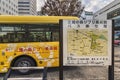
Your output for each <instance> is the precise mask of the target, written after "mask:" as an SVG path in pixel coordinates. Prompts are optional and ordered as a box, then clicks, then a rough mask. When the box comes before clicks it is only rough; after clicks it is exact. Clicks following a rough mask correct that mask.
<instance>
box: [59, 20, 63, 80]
mask: <svg viewBox="0 0 120 80" xmlns="http://www.w3.org/2000/svg"><path fill="white" fill-rule="evenodd" d="M59 30H60V31H59V40H60V43H59V48H60V49H59V80H63V21H62V20H60V21H59Z"/></svg>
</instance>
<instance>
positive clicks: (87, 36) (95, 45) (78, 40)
mask: <svg viewBox="0 0 120 80" xmlns="http://www.w3.org/2000/svg"><path fill="white" fill-rule="evenodd" d="M107 33H108V32H107V30H99V29H89V30H86V29H79V30H75V29H68V30H67V35H68V36H67V40H68V41H67V42H68V43H69V44H68V45H67V49H68V53H70V55H75V56H91V55H92V56H101V55H102V56H106V55H107V53H108V50H107V48H108V39H107V36H108V34H107Z"/></svg>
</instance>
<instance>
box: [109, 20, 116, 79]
mask: <svg viewBox="0 0 120 80" xmlns="http://www.w3.org/2000/svg"><path fill="white" fill-rule="evenodd" d="M114 26H115V24H114V20H112V65H111V66H109V68H108V80H114Z"/></svg>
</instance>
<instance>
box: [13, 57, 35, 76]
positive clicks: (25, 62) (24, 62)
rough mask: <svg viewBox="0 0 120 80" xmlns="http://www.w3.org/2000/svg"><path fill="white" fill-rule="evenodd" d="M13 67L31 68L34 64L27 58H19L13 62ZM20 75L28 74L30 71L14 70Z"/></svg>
mask: <svg viewBox="0 0 120 80" xmlns="http://www.w3.org/2000/svg"><path fill="white" fill-rule="evenodd" d="M13 66H14V67H33V66H35V62H34V61H33V60H32V59H31V58H29V57H20V58H18V59H17V60H16V61H15V62H14V65H13ZM16 71H17V72H18V73H20V74H30V73H31V72H32V71H31V70H28V69H19V70H16Z"/></svg>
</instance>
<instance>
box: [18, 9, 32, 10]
mask: <svg viewBox="0 0 120 80" xmlns="http://www.w3.org/2000/svg"><path fill="white" fill-rule="evenodd" d="M18 10H30V9H18Z"/></svg>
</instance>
